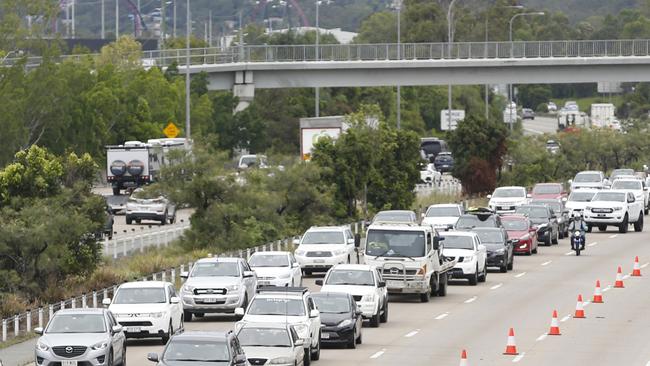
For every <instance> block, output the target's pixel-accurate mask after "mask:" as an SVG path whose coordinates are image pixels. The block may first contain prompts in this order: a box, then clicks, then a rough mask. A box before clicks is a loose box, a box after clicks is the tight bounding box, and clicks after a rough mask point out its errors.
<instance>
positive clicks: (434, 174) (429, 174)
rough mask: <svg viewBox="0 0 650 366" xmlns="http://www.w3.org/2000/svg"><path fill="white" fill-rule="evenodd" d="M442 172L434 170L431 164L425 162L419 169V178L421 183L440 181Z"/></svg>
mask: <svg viewBox="0 0 650 366" xmlns="http://www.w3.org/2000/svg"><path fill="white" fill-rule="evenodd" d="M441 179H442V174H441V173H440V172H439V171H437V170H436V167H435V166H434V165H433V164H431V163H430V164H427V165H426V166H425V167H424V169H422V170H420V180H421V181H422V182H423V183H428V184H433V183H437V182H440V180H441Z"/></svg>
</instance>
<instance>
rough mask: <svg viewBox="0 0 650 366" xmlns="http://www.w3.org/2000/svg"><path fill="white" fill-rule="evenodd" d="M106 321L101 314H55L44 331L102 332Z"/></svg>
mask: <svg viewBox="0 0 650 366" xmlns="http://www.w3.org/2000/svg"><path fill="white" fill-rule="evenodd" d="M104 332H106V322H105V321H104V315H102V314H60V315H55V316H54V318H52V321H51V322H50V325H48V327H47V330H46V333H104Z"/></svg>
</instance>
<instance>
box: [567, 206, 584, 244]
mask: <svg viewBox="0 0 650 366" xmlns="http://www.w3.org/2000/svg"><path fill="white" fill-rule="evenodd" d="M569 231H570V232H572V233H573V232H575V231H580V236H581V238H582V245H581V246H580V249H581V250H582V249H585V242H586V239H587V237H586V235H585V232H586V231H587V223H586V222H585V220H583V219H582V212H580V213H578V214H577V215H576V216H575V217H574V218H573V221H571V223H570V224H569Z"/></svg>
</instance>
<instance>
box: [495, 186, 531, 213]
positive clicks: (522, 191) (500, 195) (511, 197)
mask: <svg viewBox="0 0 650 366" xmlns="http://www.w3.org/2000/svg"><path fill="white" fill-rule="evenodd" d="M487 197H488V198H489V199H490V202H488V207H489V208H490V210H492V211H494V212H496V213H500V214H503V213H514V212H515V209H516V208H517V206H521V205H525V204H527V203H528V197H529V196H528V195H527V194H526V188H524V187H518V186H514V187H499V188H497V189H495V190H494V192H493V193H492V194H491V195H488V196H487Z"/></svg>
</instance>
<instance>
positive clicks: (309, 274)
mask: <svg viewBox="0 0 650 366" xmlns="http://www.w3.org/2000/svg"><path fill="white" fill-rule="evenodd" d="M302 274H303V276H311V274H312V272H311V269H303V270H302Z"/></svg>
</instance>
